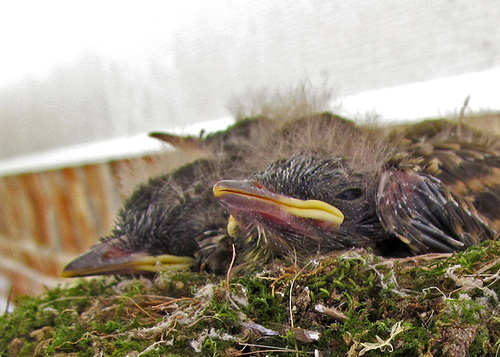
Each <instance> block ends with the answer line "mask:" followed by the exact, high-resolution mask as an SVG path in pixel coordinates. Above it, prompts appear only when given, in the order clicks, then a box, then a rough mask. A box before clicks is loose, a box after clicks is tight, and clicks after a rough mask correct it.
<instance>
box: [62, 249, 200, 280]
mask: <svg viewBox="0 0 500 357" xmlns="http://www.w3.org/2000/svg"><path fill="white" fill-rule="evenodd" d="M193 261H194V259H193V258H191V257H179V256H175V255H168V254H164V255H157V256H150V255H147V254H146V253H144V252H138V253H133V252H127V251H125V250H124V249H123V248H121V247H120V246H118V245H117V244H116V241H114V240H110V241H107V242H103V243H100V244H97V245H95V246H94V247H92V248H91V249H90V251H88V252H87V253H85V254H83V255H81V256H80V257H78V258H76V259H75V260H73V261H72V262H71V263H69V264H68V265H67V266H66V267H65V268H64V269H63V271H62V273H61V276H62V277H63V278H74V277H81V276H90V275H110V274H145V273H148V272H153V273H157V272H160V271H164V270H184V269H188V268H190V267H191V265H192V264H193Z"/></svg>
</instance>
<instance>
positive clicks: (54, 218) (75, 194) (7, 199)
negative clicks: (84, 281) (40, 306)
mask: <svg viewBox="0 0 500 357" xmlns="http://www.w3.org/2000/svg"><path fill="white" fill-rule="evenodd" d="M136 160H137V159H136ZM131 161H133V160H125V161H118V162H111V163H104V164H94V165H87V166H82V167H68V168H63V169H60V170H52V171H45V172H35V173H26V174H21V175H16V176H7V177H0V197H1V204H0V255H1V258H0V276H1V277H4V279H6V280H7V287H4V289H6V291H0V294H1V295H3V296H7V295H8V294H9V290H10V289H12V293H13V294H14V295H17V294H38V293H40V292H42V291H43V290H44V286H47V287H53V286H56V285H57V284H59V283H61V282H63V283H64V282H68V280H64V279H61V278H60V277H59V274H60V272H61V270H62V268H63V267H64V266H65V265H66V264H67V263H68V262H70V261H71V260H72V259H73V258H75V257H76V256H77V255H79V254H80V253H82V252H84V251H86V250H87V249H88V248H89V247H90V246H92V245H93V244H95V242H96V240H97V239H98V238H99V237H100V236H102V235H106V234H108V233H109V231H110V229H111V227H112V225H113V222H114V217H115V214H116V212H117V210H118V208H119V207H120V202H121V197H120V192H119V189H118V187H119V186H120V184H119V182H118V181H119V179H118V177H119V176H120V175H119V171H120V169H121V168H122V167H123V165H125V164H128V163H130V162H131ZM9 285H10V286H9Z"/></svg>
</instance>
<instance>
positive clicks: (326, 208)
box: [213, 180, 344, 235]
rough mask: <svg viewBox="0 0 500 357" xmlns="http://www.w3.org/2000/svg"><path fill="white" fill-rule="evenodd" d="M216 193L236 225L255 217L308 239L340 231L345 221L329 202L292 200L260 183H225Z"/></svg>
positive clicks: (242, 181) (215, 190) (236, 181)
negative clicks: (321, 231)
mask: <svg viewBox="0 0 500 357" xmlns="http://www.w3.org/2000/svg"><path fill="white" fill-rule="evenodd" d="M213 191H214V195H215V196H216V197H217V198H218V200H219V201H220V202H221V204H222V205H223V206H224V208H226V210H227V211H228V212H229V213H230V214H231V215H232V216H233V217H234V218H235V219H236V221H238V214H239V213H240V212H245V213H250V214H255V215H258V216H260V217H265V218H266V219H269V220H271V221H273V222H278V224H279V225H285V226H287V227H288V228H290V229H293V230H295V231H297V232H298V233H301V234H304V235H308V234H309V233H310V231H311V229H317V228H318V227H323V228H330V227H338V226H339V225H340V224H342V222H343V221H344V215H343V214H342V212H341V211H340V210H339V209H338V208H336V207H334V206H332V205H330V204H328V203H326V202H323V201H318V200H300V199H296V198H292V197H288V196H285V195H282V194H278V193H275V192H272V191H270V190H269V189H267V188H266V187H264V186H263V185H262V184H260V183H259V182H256V181H251V180H241V181H238V180H224V181H220V182H218V183H217V184H216V185H215V186H214V188H213ZM230 224H231V222H230ZM229 233H230V234H231V231H230V232H229Z"/></svg>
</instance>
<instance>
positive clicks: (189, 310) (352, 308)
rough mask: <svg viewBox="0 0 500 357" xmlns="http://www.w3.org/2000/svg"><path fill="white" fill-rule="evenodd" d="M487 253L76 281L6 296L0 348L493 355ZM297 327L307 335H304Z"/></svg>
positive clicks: (492, 289) (497, 313) (497, 318)
mask: <svg viewBox="0 0 500 357" xmlns="http://www.w3.org/2000/svg"><path fill="white" fill-rule="evenodd" d="M499 257H500V243H498V242H488V243H486V244H484V245H483V246H482V247H474V248H470V249H468V250H466V251H465V252H461V253H457V254H453V255H450V256H442V257H438V258H435V257H434V258H433V259H430V258H427V259H426V258H425V257H416V258H412V259H401V260H384V259H380V258H378V257H375V256H373V255H372V254H369V253H366V252H362V251H353V252H348V253H346V254H343V255H339V256H332V257H324V258H323V259H320V260H318V261H317V262H316V263H314V264H313V263H311V264H309V265H308V266H306V267H305V268H300V267H294V266H290V267H283V266H274V265H272V264H271V265H270V266H268V267H267V268H266V270H265V271H261V272H255V273H251V274H250V273H249V274H247V275H244V276H241V277H238V278H234V279H232V280H231V281H230V285H229V287H228V286H227V283H226V281H225V277H215V276H212V275H208V274H196V273H191V272H186V273H164V274H160V276H158V277H156V278H155V279H144V278H143V279H133V278H132V279H131V278H127V277H104V278H95V279H89V280H77V281H75V282H73V284H72V285H71V286H68V287H58V288H55V289H51V290H48V291H47V292H46V293H44V294H42V295H40V296H35V297H28V296H25V297H19V298H18V299H16V301H15V306H16V309H15V311H14V312H12V313H7V314H5V315H4V316H2V317H0V330H1V331H2V337H1V338H0V354H2V355H5V356H18V355H19V356H32V355H69V356H71V355H75V356H76V355H78V356H94V355H99V354H100V353H102V354H104V355H110V356H123V355H127V354H132V353H135V354H138V353H143V354H142V355H143V356H186V355H203V356H226V355H231V354H233V355H236V354H237V353H240V352H241V353H247V354H250V355H251V354H256V353H258V351H261V350H266V351H268V352H266V354H267V355H269V356H283V355H292V354H293V355H309V354H311V353H312V352H314V351H315V350H319V351H324V352H325V354H328V353H329V352H328V351H335V352H334V354H337V355H347V354H359V353H360V352H361V351H364V355H365V356H379V355H380V354H381V353H383V354H384V355H390V356H408V355H435V356H439V355H441V356H447V355H451V354H452V352H453V351H454V350H453V349H454V348H464V349H466V350H468V351H469V353H470V355H471V356H494V355H495V353H496V351H497V350H498V349H499V346H500V332H499V331H500V310H499V308H498V305H499V304H498V296H500V279H498V278H497V276H496V274H497V272H498V270H499V269H500V259H499ZM290 299H291V300H290ZM316 305H322V306H325V307H327V308H329V309H332V310H336V311H337V312H338V313H339V314H340V315H338V316H342V314H343V315H344V316H345V318H342V317H340V318H339V317H335V316H330V315H328V314H326V313H319V312H317V311H316V310H315V306H316ZM395 326H396V327H397V326H399V327H400V328H401V329H402V330H401V331H399V332H398V333H397V334H394V331H393V329H394V328H395ZM266 328H267V329H268V330H266ZM259 331H260V332H259ZM265 331H267V332H265ZM269 331H275V333H274V334H273V335H272V336H266V333H267V334H268V333H270V332H269ZM308 332H317V333H319V334H320V337H319V339H317V340H315V339H314V338H313V339H312V340H310V341H309V342H306V340H307V336H308ZM276 333H279V335H277V334H276ZM312 335H314V334H312ZM304 336H306V337H304ZM457 339H458V340H459V341H461V343H462V345H460V346H458V347H456V346H453V344H452V341H456V340H457ZM381 341H382V342H381ZM259 346H260V347H259ZM264 346H266V347H264ZM367 346H369V347H370V348H373V349H369V348H368V347H367ZM196 351H200V352H199V353H198V352H196Z"/></svg>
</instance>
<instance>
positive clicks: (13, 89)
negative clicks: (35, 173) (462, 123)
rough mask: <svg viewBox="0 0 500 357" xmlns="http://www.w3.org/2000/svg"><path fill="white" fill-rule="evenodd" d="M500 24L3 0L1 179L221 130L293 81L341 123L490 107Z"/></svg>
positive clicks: (449, 17) (419, 8)
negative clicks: (323, 87)
mask: <svg viewBox="0 0 500 357" xmlns="http://www.w3.org/2000/svg"><path fill="white" fill-rule="evenodd" d="M499 23H500V5H499V4H498V1H497V0H485V1H482V2H471V1H467V0H435V1H432V2H415V1H409V0H406V1H401V0H382V1H380V0H378V1H347V0H339V1H329V2H325V1H319V0H310V1H296V2H284V1H279V0H254V1H243V0H221V1H201V0H185V1H182V2H177V1H123V0H122V1H116V0H107V1H102V0H101V1H67V0H65V1H63V0H45V1H28V0H21V1H3V2H1V3H0V51H1V55H0V174H1V173H4V174H10V173H13V172H19V171H23V170H33V169H37V167H40V168H46V167H51V166H54V165H55V166H57V165H65V164H71V163H73V161H75V160H76V162H78V161H85V160H93V159H92V157H94V159H98V158H100V159H103V158H106V157H111V158H112V157H115V156H119V155H125V156H126V155H129V154H130V152H131V151H142V150H145V149H146V148H152V147H155V144H156V143H155V142H154V140H153V139H146V138H145V134H144V133H146V132H148V131H151V130H160V129H166V130H174V129H175V130H179V128H187V129H184V131H185V132H191V133H194V132H196V131H198V130H199V129H200V125H195V123H200V122H201V123H206V122H213V121H215V123H216V124H217V125H216V126H215V127H213V128H220V127H224V126H225V125H227V124H228V123H230V119H229V118H230V112H229V110H228V103H229V102H230V101H231V100H232V98H234V97H238V96H241V95H243V94H244V93H246V92H248V91H249V90H258V89H259V88H269V89H271V90H272V89H274V88H277V87H281V88H287V87H289V86H291V85H295V84H297V83H298V82H299V81H301V80H302V81H303V80H308V81H310V82H311V83H313V84H321V83H324V82H325V81H327V82H328V84H329V85H331V86H332V87H333V88H334V91H335V95H336V99H337V102H336V103H335V104H337V105H338V104H339V103H340V104H341V105H342V108H343V110H344V114H347V115H357V114H363V113H367V112H368V113H376V114H379V115H380V116H381V117H382V118H385V119H390V120H395V119H420V118H425V117H436V116H441V115H448V114H450V113H451V114H453V113H456V112H458V111H459V109H460V107H461V106H462V104H463V102H464V100H465V98H466V97H467V96H469V95H470V102H469V108H468V111H480V110H497V111H498V110H500V103H499V101H498V93H500V90H499V89H500V88H499V87H500V26H499V25H498V24H499ZM333 104H334V103H332V105H333ZM206 125H208V124H201V126H206ZM209 129H210V128H209ZM102 142H105V144H102ZM123 143H125V146H124V145H123ZM89 144H91V145H89ZM81 145H83V146H81ZM103 145H104V146H103ZM68 147H70V149H68ZM61 148H63V150H62V151H61ZM56 149H57V150H58V151H57V152H56V151H54V150H56ZM40 155H41V156H40Z"/></svg>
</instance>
